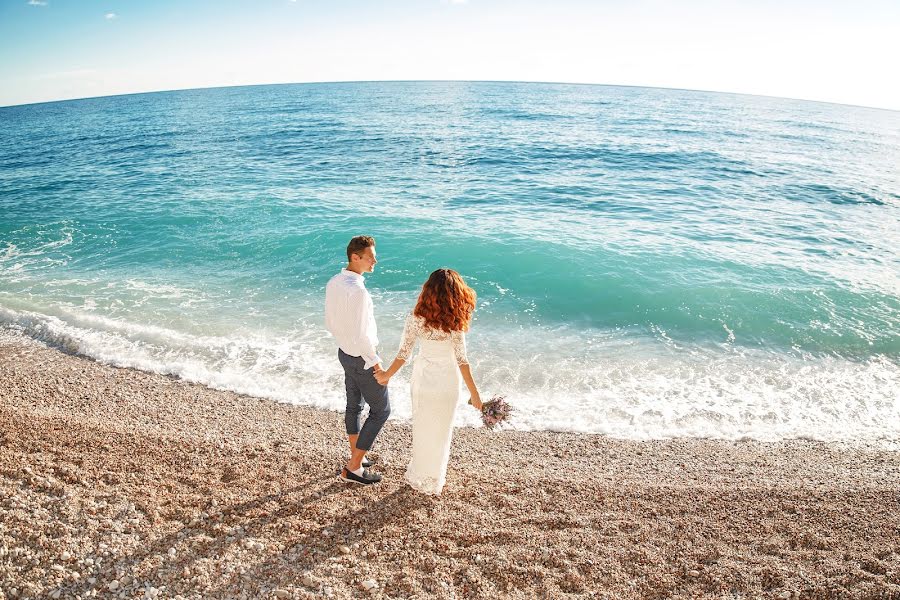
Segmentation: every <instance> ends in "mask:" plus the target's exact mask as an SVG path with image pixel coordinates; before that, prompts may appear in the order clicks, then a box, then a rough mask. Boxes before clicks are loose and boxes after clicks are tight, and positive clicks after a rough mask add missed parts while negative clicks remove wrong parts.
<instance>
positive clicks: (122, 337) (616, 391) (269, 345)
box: [0, 307, 900, 444]
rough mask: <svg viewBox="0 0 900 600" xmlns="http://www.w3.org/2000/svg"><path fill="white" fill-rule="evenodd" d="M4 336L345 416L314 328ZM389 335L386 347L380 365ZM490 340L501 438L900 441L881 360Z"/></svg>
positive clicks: (98, 325) (86, 324)
mask: <svg viewBox="0 0 900 600" xmlns="http://www.w3.org/2000/svg"><path fill="white" fill-rule="evenodd" d="M0 324H2V325H5V326H7V327H13V328H16V329H19V330H22V331H24V332H25V333H26V334H27V335H29V336H31V337H33V338H35V339H38V340H41V341H44V342H46V343H48V344H50V345H53V346H57V347H62V348H65V349H67V350H69V351H72V352H77V353H80V354H83V355H86V356H89V357H91V358H94V359H96V360H99V361H101V362H105V363H108V364H112V365H116V366H122V367H133V368H138V369H142V370H146V371H152V372H157V373H164V374H169V375H175V376H178V377H181V378H183V379H185V380H188V381H193V382H198V383H202V384H205V385H208V386H210V387H213V388H216V389H223V390H232V391H235V392H239V393H244V394H250V395H254V396H260V397H265V398H271V399H273V400H277V401H280V402H287V403H292V404H300V405H307V406H315V407H319V408H324V409H329V410H342V409H343V404H344V393H343V373H342V371H341V369H340V366H339V364H338V362H337V360H336V357H335V354H336V350H335V347H334V344H333V341H332V340H330V339H329V338H328V336H327V334H326V333H325V332H324V331H323V330H322V328H321V325H320V324H318V323H316V322H315V319H312V318H311V319H308V320H304V319H301V320H300V321H298V322H297V323H296V326H295V327H294V328H292V329H291V330H290V331H285V332H284V333H283V334H280V335H278V336H271V335H270V336H266V335H263V334H260V333H258V332H253V331H234V332H233V333H232V334H229V335H226V336H219V335H206V336H204V335H192V334H189V333H186V332H181V331H175V330H172V329H167V328H164V327H158V326H148V325H142V324H138V323H132V322H127V321H122V320H117V319H113V318H109V317H104V316H100V315H97V314H91V313H87V312H84V311H79V310H77V309H71V308H67V309H65V310H59V311H57V314H55V315H47V314H42V313H37V312H31V311H23V310H12V309H9V308H3V307H0ZM396 333H397V332H394V331H390V332H388V334H387V338H390V341H389V342H388V343H386V344H384V347H385V348H387V350H384V351H383V352H384V358H385V359H386V360H389V359H390V357H391V356H392V354H391V351H390V347H391V345H392V343H393V341H394V338H395V337H396ZM541 335H542V336H543V339H542V340H540V341H539V339H538V336H541ZM500 337H501V336H500V334H499V333H496V332H495V333H493V334H492V333H490V332H485V335H484V336H483V337H482V338H481V339H480V340H479V338H478V337H477V336H473V343H471V344H470V359H471V360H472V363H473V369H474V371H475V373H476V376H477V378H478V379H479V381H480V386H481V388H482V390H483V395H484V397H485V398H486V397H488V396H489V395H491V394H495V393H496V394H505V395H507V396H508V397H509V399H510V401H511V402H512V403H513V404H514V405H515V407H516V411H517V412H516V415H515V418H514V419H512V420H511V422H510V424H509V426H510V427H513V428H516V429H521V430H548V429H549V430H557V431H573V432H590V433H602V434H607V435H610V436H613V437H619V438H629V439H656V438H667V437H702V438H718V439H742V438H749V439H758V440H773V441H774V440H780V439H792V438H803V439H815V440H827V441H836V440H843V441H857V440H859V441H875V442H884V443H888V444H896V443H897V442H898V441H900V365H898V364H897V363H896V362H894V361H892V360H890V359H888V358H875V359H871V360H868V361H865V362H852V361H847V360H844V359H839V358H810V357H807V358H791V357H788V356H785V355H782V354H775V353H765V352H749V351H746V350H743V351H736V350H733V349H728V348H725V349H697V348H692V349H685V348H677V349H676V348H672V347H667V346H665V345H663V346H661V347H657V348H651V347H647V346H645V345H644V343H643V342H637V341H633V340H631V341H622V340H617V339H616V338H615V337H614V336H608V337H605V338H602V337H601V338H599V339H594V340H590V342H591V343H589V344H585V345H584V352H582V353H581V354H580V355H577V356H573V354H572V352H571V348H572V343H573V340H574V341H579V340H577V339H576V338H577V334H574V333H572V332H565V331H555V332H540V331H528V330H527V329H525V328H523V329H522V330H520V331H519V332H518V333H511V332H509V331H507V332H504V333H503V335H502V337H503V339H504V340H505V345H504V346H500V345H499V344H500V343H501V342H500V341H499V338H500ZM517 338H521V339H517ZM526 338H527V340H528V341H525V340H526ZM580 341H581V342H584V340H580ZM489 348H494V349H497V348H503V349H504V350H505V351H506V353H502V352H497V351H496V350H495V351H494V352H490V351H488V349H489ZM510 348H515V349H517V351H516V352H512V353H509V349H510ZM564 348H565V349H566V350H567V351H566V352H563V349H564ZM410 372H411V369H410V368H409V367H407V368H406V369H404V371H401V373H400V374H399V375H398V376H397V377H396V378H395V379H394V381H393V382H392V385H391V397H392V407H393V410H392V415H393V416H392V418H395V419H400V420H407V419H409V418H410V414H411V410H410V398H409V391H408V390H409V386H408V384H409V380H408V377H409V374H410ZM457 415H458V418H457V424H458V425H460V426H475V425H477V424H478V419H477V415H476V414H475V411H473V410H471V409H468V408H467V407H460V410H459V411H458V413H457Z"/></svg>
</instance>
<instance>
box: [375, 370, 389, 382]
mask: <svg viewBox="0 0 900 600" xmlns="http://www.w3.org/2000/svg"><path fill="white" fill-rule="evenodd" d="M390 380H391V376H390V375H388V374H387V371H385V370H383V369H382V368H381V365H375V381H377V382H378V385H384V386H386V385H387V384H388V381H390Z"/></svg>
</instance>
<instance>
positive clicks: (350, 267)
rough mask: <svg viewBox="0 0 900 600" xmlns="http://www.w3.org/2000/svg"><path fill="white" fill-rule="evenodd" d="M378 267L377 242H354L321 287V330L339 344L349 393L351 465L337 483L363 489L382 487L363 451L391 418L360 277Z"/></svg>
mask: <svg viewBox="0 0 900 600" xmlns="http://www.w3.org/2000/svg"><path fill="white" fill-rule="evenodd" d="M376 263H378V261H377V260H376V258H375V239H374V238H372V237H370V236H367V235H360V236H357V237H355V238H353V239H352V240H350V243H349V244H348V245H347V268H345V269H341V272H340V273H338V274H337V275H335V276H334V277H332V278H331V280H330V281H329V282H328V285H327V286H325V327H326V328H327V329H328V331H329V332H331V335H333V336H334V338H335V339H336V340H337V343H338V348H339V350H338V360H340V361H341V366H343V367H344V385H345V386H346V388H347V410H346V412H345V413H344V424H345V425H346V428H347V437H348V439H349V440H350V461H349V462H348V463H347V466H346V467H344V469H343V470H342V471H341V474H340V478H341V480H342V481H346V482H348V483H359V484H362V485H371V484H373V483H378V482H379V481H381V475H379V474H378V473H373V472H371V471H369V470H368V469H367V468H366V467H370V466H372V464H371V463H370V462H369V460H368V459H367V458H366V451H368V450H369V449H371V448H372V444H373V443H374V442H375V438H376V436H378V433H379V432H380V431H381V428H382V427H383V426H384V423H385V421H387V418H388V416H390V414H391V403H390V400H389V398H388V389H387V387H386V386H383V385H381V384H379V383H378V382H377V381H375V373H377V372H380V371H382V368H381V358H380V357H379V356H378V353H377V352H376V347H377V346H378V330H377V328H376V327H375V312H374V306H373V304H372V297H371V296H370V295H369V292H368V290H366V282H365V280H364V279H363V273H371V272H373V271H374V270H375V265H376ZM363 402H365V403H367V404H368V405H369V416H368V418H366V422H365V423H363V425H362V427H360V423H359V422H360V418H361V415H362V409H363Z"/></svg>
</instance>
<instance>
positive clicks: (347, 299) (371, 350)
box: [325, 269, 381, 369]
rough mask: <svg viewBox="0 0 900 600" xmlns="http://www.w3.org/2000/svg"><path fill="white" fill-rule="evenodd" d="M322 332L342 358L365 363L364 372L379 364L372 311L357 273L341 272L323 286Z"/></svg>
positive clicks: (373, 311)
mask: <svg viewBox="0 0 900 600" xmlns="http://www.w3.org/2000/svg"><path fill="white" fill-rule="evenodd" d="M325 328H326V329H328V331H329V332H330V333H331V335H333V336H334V339H336V340H337V343H338V347H339V348H340V349H341V350H343V351H344V354H347V355H349V356H362V357H363V359H365V361H366V364H365V367H364V368H366V369H368V368H370V367H372V366H374V365H376V364H379V363H380V362H381V358H380V357H379V356H378V353H377V352H376V351H375V348H376V347H377V346H378V328H377V327H376V326H375V307H374V305H373V304H372V297H371V296H370V295H369V291H368V290H367V289H366V282H365V280H364V279H363V276H362V275H360V274H359V273H354V272H353V271H348V270H347V269H341V272H340V273H338V274H337V275H335V276H334V277H332V278H331V280H330V281H329V282H328V285H326V286H325Z"/></svg>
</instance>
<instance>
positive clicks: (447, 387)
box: [397, 315, 469, 495]
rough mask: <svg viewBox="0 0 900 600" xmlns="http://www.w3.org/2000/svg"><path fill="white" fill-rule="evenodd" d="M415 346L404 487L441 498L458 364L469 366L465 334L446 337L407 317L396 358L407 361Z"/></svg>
mask: <svg viewBox="0 0 900 600" xmlns="http://www.w3.org/2000/svg"><path fill="white" fill-rule="evenodd" d="M416 341H418V342H419V353H418V354H417V355H416V357H415V360H414V361H413V372H412V381H411V383H410V387H411V391H412V421H413V425H412V445H413V448H412V458H410V461H409V465H408V466H407V467H406V480H407V481H408V482H409V485H411V486H412V487H414V488H415V489H417V490H419V491H420V492H423V493H426V494H435V495H437V494H440V493H441V490H442V489H443V488H444V481H445V479H446V475H447V461H448V460H449V459H450V440H451V438H452V436H453V419H454V417H455V415H456V405H457V404H458V403H459V399H460V383H461V382H462V376H461V375H460V372H459V367H458V365H461V364H468V362H469V361H468V358H467V357H466V334H465V333H463V332H462V331H453V332H451V333H447V332H446V331H441V330H440V329H432V328H430V327H427V326H426V325H425V320H424V319H423V318H421V317H417V316H415V315H409V317H408V318H407V319H406V325H405V327H404V328H403V339H402V341H401V342H400V351H399V352H398V353H397V358H401V359H403V360H405V361H409V357H410V355H411V354H412V351H413V347H414V346H415V345H416Z"/></svg>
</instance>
